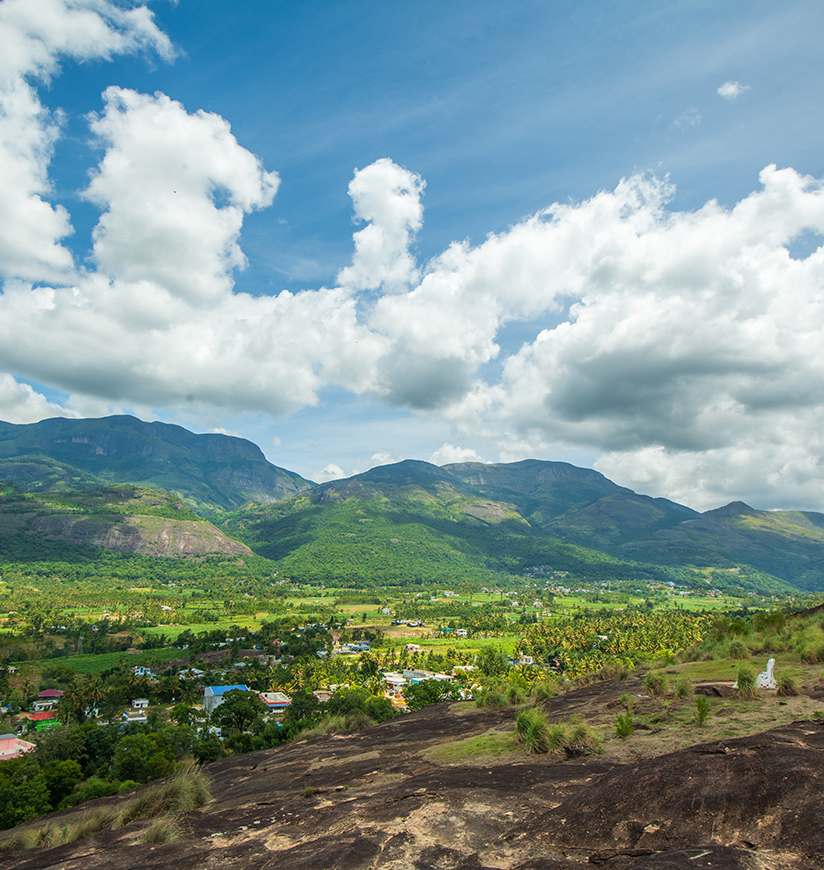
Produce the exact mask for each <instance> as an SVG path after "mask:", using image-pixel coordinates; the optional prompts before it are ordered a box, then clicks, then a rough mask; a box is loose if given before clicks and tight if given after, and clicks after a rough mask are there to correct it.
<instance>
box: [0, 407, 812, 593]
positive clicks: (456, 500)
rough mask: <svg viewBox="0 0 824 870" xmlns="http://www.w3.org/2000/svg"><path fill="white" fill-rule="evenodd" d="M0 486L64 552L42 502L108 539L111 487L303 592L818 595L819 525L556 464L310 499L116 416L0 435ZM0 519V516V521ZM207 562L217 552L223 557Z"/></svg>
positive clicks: (400, 469) (303, 488)
mask: <svg viewBox="0 0 824 870" xmlns="http://www.w3.org/2000/svg"><path fill="white" fill-rule="evenodd" d="M0 479H5V480H7V481H9V482H10V483H12V484H14V485H15V486H16V487H17V488H18V489H19V490H20V491H21V492H20V493H18V496H17V497H18V500H19V498H21V497H26V498H35V496H37V497H39V498H40V499H41V504H43V503H45V501H49V507H48V510H47V511H46V512H47V513H48V514H49V516H50V520H49V521H48V523H46V525H48V526H49V529H48V530H49V534H50V535H52V536H54V535H57V536H59V535H60V534H61V533H62V534H65V535H66V539H67V540H72V541H75V542H76V541H77V537H76V535H77V534H78V529H79V526H78V523H77V517H78V510H79V509H80V508H78V504H80V502H77V503H76V504H74V506H73V507H72V511H73V513H72V517H73V523H74V524H73V525H72V524H69V523H66V522H62V524H61V521H59V520H58V519H57V515H58V514H59V512H60V510H62V509H63V508H61V505H60V504H58V503H57V502H55V501H54V499H53V498H51V500H49V499H47V498H46V495H47V494H49V493H51V494H52V495H54V494H56V493H69V492H72V491H86V492H89V491H90V490H101V491H102V492H106V491H108V492H109V493H110V497H109V501H110V503H111V504H115V503H117V507H116V509H115V510H114V511H110V514H111V513H114V514H118V521H119V522H120V526H119V528H120V529H121V530H122V529H123V528H124V527H123V519H122V517H123V515H128V514H129V510H130V508H129V504H133V507H134V508H135V511H136V513H135V515H136V516H137V515H140V516H144V517H145V516H146V509H145V505H146V498H147V496H145V494H144V493H142V491H141V490H135V491H133V492H131V495H129V496H128V497H125V496H124V498H120V496H118V495H116V494H115V495H111V493H112V490H111V487H113V486H115V485H123V484H130V485H134V486H137V487H143V488H145V487H148V488H150V489H152V490H163V491H165V492H167V493H170V494H171V495H172V497H173V498H172V501H175V500H180V501H178V502H177V504H178V507H176V508H173V507H171V506H169V505H167V506H166V508H164V510H166V509H167V508H168V510H167V515H166V519H167V520H169V521H170V522H171V521H172V520H173V519H175V517H176V516H177V515H175V514H169V513H168V511H169V510H174V511H179V510H183V509H186V510H189V509H191V510H192V511H196V512H197V514H195V513H192V514H191V517H190V518H189V519H188V520H187V521H188V522H197V515H200V516H201V517H207V518H208V519H210V520H212V521H213V522H214V523H215V524H216V525H217V526H219V528H220V532H221V534H225V535H228V536H229V538H231V539H234V540H236V541H240V542H242V543H243V544H244V545H245V546H248V547H249V548H250V549H251V550H252V551H254V552H255V553H257V554H258V555H261V556H264V557H267V558H269V559H272V560H274V561H276V562H277V563H279V565H280V566H281V568H282V569H283V570H284V572H285V573H286V574H288V575H289V576H293V577H295V578H301V579H303V580H305V581H307V582H337V583H352V584H357V585H364V584H381V583H421V582H426V581H431V582H444V583H445V582H450V583H458V582H461V581H481V582H484V581H485V582H494V580H495V579H496V578H498V577H499V576H500V575H511V574H523V573H527V574H530V573H531V574H533V575H534V574H546V573H548V572H558V571H565V572H568V573H572V574H575V575H576V576H580V577H590V578H594V579H609V578H617V579H631V578H633V577H640V578H647V579H656V578H657V579H672V578H673V577H674V576H677V573H678V572H679V571H682V570H686V569H689V570H690V571H692V572H693V573H694V572H695V570H696V569H714V572H713V577H714V578H715V579H717V578H718V576H722V578H725V581H726V582H725V583H724V584H722V585H727V586H729V585H733V586H735V585H738V586H740V587H741V588H743V589H747V588H748V587H752V588H758V589H760V590H761V591H770V590H772V591H784V592H786V591H790V590H791V589H803V590H810V591H818V590H824V515H822V514H819V513H814V512H800V511H759V510H755V509H753V508H751V507H749V506H747V505H745V504H743V503H740V502H733V503H732V504H730V505H726V506H724V507H721V508H718V509H716V510H711V511H707V512H704V513H699V512H697V511H694V510H692V509H691V508H689V507H686V506H684V505H680V504H677V503H676V502H673V501H670V500H668V499H664V498H651V497H649V496H646V495H641V494H638V493H635V492H633V491H632V490H630V489H627V488H626V487H622V486H619V485H618V484H616V483H614V482H612V481H610V480H608V479H607V478H606V477H604V476H603V475H602V474H600V473H598V472H596V471H594V470H591V469H586V468H578V467H576V466H574V465H570V464H568V463H564V462H549V461H539V460H524V461H522V462H515V463H506V464H490V465H487V464H483V463H457V464H452V465H446V466H443V467H437V466H435V465H431V464H429V463H426V462H421V461H417V460H405V461H403V462H399V463H395V464H392V465H385V466H379V467H376V468H373V469H370V470H369V471H367V472H364V473H362V474H358V475H355V476H353V477H350V478H346V479H344V480H336V481H331V482H328V483H324V484H320V485H317V484H314V483H312V482H311V481H308V480H305V479H304V478H302V477H300V475H297V474H295V473H293V472H290V471H287V470H285V469H282V468H278V467H277V466H275V465H272V464H271V463H269V462H268V461H267V460H266V458H265V457H264V456H263V453H262V452H261V451H260V449H259V448H258V447H257V446H256V445H254V444H252V443H251V442H249V441H246V440H244V439H241V438H235V437H232V436H228V435H217V434H209V435H195V434H193V433H191V432H189V431H188V430H186V429H184V428H182V427H180V426H173V425H169V424H165V423H144V422H142V421H140V420H137V419H136V418H134V417H128V416H116V417H105V418H101V419H96V420H92V419H85V420H72V419H64V418H57V419H52V420H44V421H41V422H40V423H34V424H29V425H12V424H8V423H0ZM107 487H108V488H109V489H108V490H106V488H107ZM26 493H29V494H30V495H26ZM156 496H157V494H156V493H155V496H153V497H156ZM151 498H152V497H151V496H150V497H149V499H150V500H151ZM118 499H120V501H118ZM124 499H125V500H124ZM81 502H82V500H81ZM170 504H171V503H170ZM140 505H143V507H142V508H140V509H138V507H139V506H140ZM63 507H65V505H64V506H63ZM4 510H5V508H4V507H3V503H2V500H0V515H2V514H3V511H4ZM100 513H101V511H100V509H98V510H97V514H98V525H99V515H100ZM181 516H182V515H181ZM187 516H188V514H187ZM145 522H146V521H145V520H143V521H139V522H132V523H131V524H132V525H133V526H134V525H137V526H140V525H141V523H143V524H144V525H145ZM42 525H43V524H42V522H41V527H42ZM81 525H82V524H81ZM6 526H7V528H8V529H9V530H11V529H12V526H9V524H8V523H7V524H6ZM17 528H18V532H19V534H29V535H31V534H36V533H37V529H35V528H30V527H27V528H25V529H23V528H22V527H17ZM213 528H214V527H213ZM61 529H62V530H63V531H62V532H61ZM190 531H191V530H190ZM216 531H217V530H216ZM40 533H41V534H42V533H43V531H42V528H41V531H40ZM86 534H88V531H87V532H86ZM165 534H166V538H167V543H166V545H165V546H166V551H165V552H167V553H169V552H172V553H184V552H186V545H185V544H180V545H178V544H177V543H176V538H175V535H176V532H175V531H173V530H171V527H169V528H167V530H166V533H165ZM209 534H210V535H211V534H212V533H211V532H209ZM72 535H75V537H74V538H73V537H72ZM115 537H116V536H115ZM132 537H133V538H134V539H135V540H138V539H139V540H141V541H143V543H142V544H141V545H140V546H142V547H143V549H142V550H139V551H140V552H146V553H151V552H153V551H152V546H151V545H148V544H147V543H146V538H145V536H142V537H141V536H140V535H138V536H137V537H136V538H135V537H134V535H132ZM196 537H197V536H196ZM206 538H208V535H207V536H206ZM106 540H113V538H112V537H111V536H109V538H108V539H107V537H106V534H105V533H100V534H98V537H97V538H96V539H95V543H96V544H97V545H101V546H107V544H106V543H105V542H106ZM118 540H120V542H121V546H126V547H128V545H124V544H123V538H122V536H121V538H119V539H118ZM199 540H200V542H201V543H200V544H199V545H198V546H199V550H198V552H203V546H204V544H203V541H204V540H205V538H204V537H203V536H200V537H199ZM215 540H216V539H215ZM227 540H228V539H227ZM216 547H217V550H218V551H220V552H224V553H229V552H230V550H231V547H230V546H229V545H228V544H226V543H225V542H222V543H221V544H220V546H217V545H216Z"/></svg>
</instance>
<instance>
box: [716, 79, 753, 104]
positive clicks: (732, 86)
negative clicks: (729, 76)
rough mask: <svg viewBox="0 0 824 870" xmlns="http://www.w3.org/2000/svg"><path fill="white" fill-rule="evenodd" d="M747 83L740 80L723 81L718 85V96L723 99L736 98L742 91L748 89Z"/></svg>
mask: <svg viewBox="0 0 824 870" xmlns="http://www.w3.org/2000/svg"><path fill="white" fill-rule="evenodd" d="M749 88H750V86H749V85H742V84H741V82H724V84H723V85H719V87H718V96H719V97H723V98H724V99H725V100H736V99H738V97H740V96H741V94H743V93H744V91H748V90H749Z"/></svg>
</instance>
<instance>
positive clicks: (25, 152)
mask: <svg viewBox="0 0 824 870" xmlns="http://www.w3.org/2000/svg"><path fill="white" fill-rule="evenodd" d="M140 49H153V50H155V51H158V52H159V53H160V54H161V55H162V56H164V57H170V56H171V54H172V49H171V45H170V43H169V40H168V38H167V37H166V36H165V34H163V33H162V32H161V31H160V30H158V28H157V27H156V26H155V24H154V22H153V20H152V15H151V13H150V12H149V11H148V10H147V9H146V8H145V7H139V8H136V9H123V8H121V7H119V6H116V5H114V4H113V3H110V2H107V0H72V2H69V0H4V2H3V3H0V225H2V227H3V232H2V233H1V234H0V274H3V275H5V276H13V277H19V278H23V279H25V280H30V281H54V280H60V279H63V280H65V279H66V278H67V277H69V276H70V275H71V273H72V271H73V262H72V256H71V254H70V252H69V251H68V250H67V249H66V248H65V247H63V245H62V244H61V240H62V239H64V238H65V237H66V236H67V235H69V234H70V233H71V232H72V227H71V223H70V220H69V215H68V212H67V211H66V210H65V208H63V207H62V206H60V205H53V204H51V203H49V202H48V197H49V196H50V194H51V192H52V190H51V184H50V182H49V178H48V166H49V162H50V160H51V155H52V149H53V145H54V142H55V139H56V138H57V137H58V135H59V131H60V121H61V116H60V113H55V114H52V113H50V112H49V111H47V110H46V109H45V108H44V107H43V106H42V104H41V103H40V100H39V98H38V96H37V92H36V90H35V89H34V87H33V86H32V84H31V80H40V81H47V80H48V79H49V77H50V76H51V75H52V74H53V73H54V72H55V71H56V70H57V67H58V63H59V60H60V58H61V57H66V58H72V59H78V60H89V59H91V58H109V57H112V56H113V55H115V54H122V53H124V52H132V51H137V50H140Z"/></svg>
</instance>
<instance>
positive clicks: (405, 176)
mask: <svg viewBox="0 0 824 870" xmlns="http://www.w3.org/2000/svg"><path fill="white" fill-rule="evenodd" d="M424 186H425V185H424V182H423V180H422V179H421V177H420V176H419V175H416V174H415V173H414V172H409V171H408V170H407V169H403V168H401V167H400V166H398V165H397V164H395V163H393V162H392V161H391V160H389V159H388V158H386V157H383V158H381V159H380V160H376V161H375V162H374V163H372V164H371V165H369V166H367V167H366V168H365V169H357V170H355V177H354V178H353V179H352V181H351V182H350V184H349V195H350V196H351V197H352V202H353V204H354V207H355V217H356V218H357V219H358V220H361V221H368V222H369V225H368V226H366V227H364V228H363V229H362V230H359V231H358V232H357V233H355V236H354V239H355V255H354V257H353V258H352V265H351V266H347V267H346V268H345V269H341V271H340V272H339V273H338V278H337V280H338V282H339V283H340V284H341V286H343V287H349V288H351V289H353V290H374V289H376V288H378V287H383V289H384V291H385V292H387V293H395V292H401V291H402V290H404V289H405V288H406V286H407V285H408V284H409V283H410V282H412V281H414V280H415V278H416V277H417V268H416V266H415V260H414V258H413V256H412V255H411V254H410V253H409V244H410V242H411V241H412V237H413V235H414V234H415V233H416V232H417V231H418V230H419V229H420V226H421V223H422V220H423V205H422V203H421V195H422V194H423V189H424Z"/></svg>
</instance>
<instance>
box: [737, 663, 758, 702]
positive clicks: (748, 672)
mask: <svg viewBox="0 0 824 870" xmlns="http://www.w3.org/2000/svg"><path fill="white" fill-rule="evenodd" d="M736 676H737V678H738V679H737V684H736V688H737V689H738V695H739V697H740V698H744V699H746V700H752V699H753V698H754V697H755V695H756V692H755V679H756V678H755V671H754V670H753V669H752V668H751V667H750V666H749V665H747V664H741V665H739V666H738V671H737V674H736Z"/></svg>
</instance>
